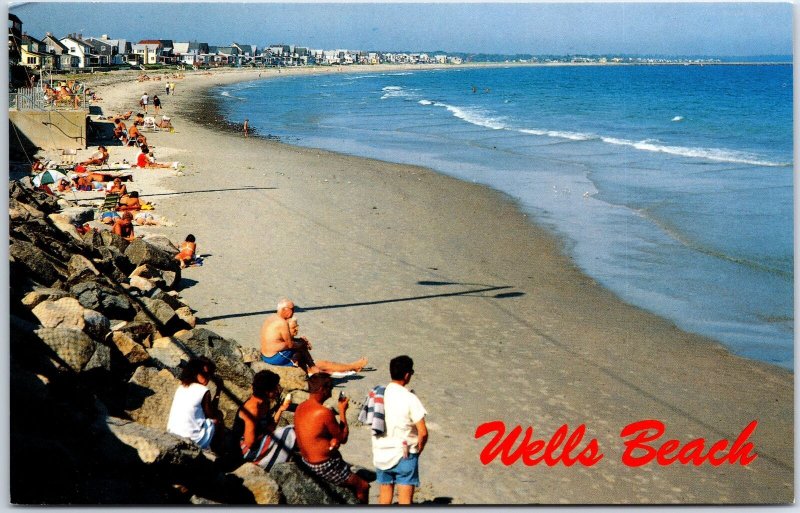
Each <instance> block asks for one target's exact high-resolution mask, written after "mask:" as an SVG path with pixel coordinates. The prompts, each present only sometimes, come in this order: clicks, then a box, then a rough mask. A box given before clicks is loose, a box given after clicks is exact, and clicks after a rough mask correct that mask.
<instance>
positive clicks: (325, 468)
mask: <svg viewBox="0 0 800 513" xmlns="http://www.w3.org/2000/svg"><path fill="white" fill-rule="evenodd" d="M303 463H305V464H306V466H307V467H308V468H310V469H311V471H312V472H314V473H315V474H316V475H318V476H319V477H321V478H322V479H324V480H326V481H328V482H329V483H332V484H335V485H340V484H342V483H344V482H345V481H347V478H348V477H350V474H351V473H352V472H350V465H349V464H348V463H347V462H346V461H344V460H343V459H342V457H341V456H338V455H337V456H333V457H332V458H331V459H329V460H328V461H323V462H322V463H309V462H307V461H306V460H305V459H303Z"/></svg>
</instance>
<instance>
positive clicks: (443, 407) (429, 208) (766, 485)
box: [82, 67, 794, 504]
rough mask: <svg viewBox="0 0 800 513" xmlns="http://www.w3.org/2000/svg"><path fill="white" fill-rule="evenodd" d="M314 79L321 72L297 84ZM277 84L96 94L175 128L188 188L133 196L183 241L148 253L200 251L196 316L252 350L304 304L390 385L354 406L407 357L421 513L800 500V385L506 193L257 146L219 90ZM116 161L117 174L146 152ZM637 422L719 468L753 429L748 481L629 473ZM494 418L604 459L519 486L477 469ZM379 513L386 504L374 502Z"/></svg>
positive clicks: (180, 83)
mask: <svg viewBox="0 0 800 513" xmlns="http://www.w3.org/2000/svg"><path fill="white" fill-rule="evenodd" d="M377 68H378V67H376V70H378V69H377ZM371 71H372V70H371ZM313 72H324V71H320V70H319V69H314V70H311V69H299V70H284V71H283V74H293V73H297V74H302V73H313ZM327 72H340V71H332V70H331V71H327ZM342 72H346V71H342ZM277 73H278V72H277V71H276V70H272V69H270V70H262V71H224V72H216V73H213V74H201V73H195V74H192V73H187V74H186V78H185V79H181V80H177V81H176V83H177V87H176V93H177V94H176V95H175V96H164V95H163V89H164V82H163V81H146V82H137V81H136V79H135V75H133V74H131V75H128V76H127V78H114V79H109V78H99V79H97V80H96V82H95V83H96V84H98V88H99V91H100V96H101V97H102V98H103V99H104V100H103V101H102V102H100V103H98V105H99V106H100V107H101V108H102V110H103V113H104V114H105V115H111V114H113V113H115V112H124V111H128V110H132V109H133V110H135V109H136V108H137V102H138V99H139V96H141V94H142V93H143V92H144V91H147V92H148V93H149V94H150V95H151V96H152V95H153V94H158V95H159V97H160V98H161V100H162V104H163V110H164V112H165V113H166V114H167V115H169V116H170V117H171V118H172V121H173V123H174V125H175V127H176V130H175V132H174V133H170V132H165V131H163V132H157V133H152V134H147V137H148V140H149V141H150V142H151V143H152V144H153V145H154V146H155V148H154V153H155V155H156V156H157V158H158V160H159V161H162V162H168V161H173V160H177V161H179V162H180V163H181V168H182V169H181V171H179V172H176V171H173V170H157V171H152V170H136V171H135V172H134V182H133V184H132V186H131V187H129V189H132V190H139V191H140V193H141V195H142V197H143V199H145V200H146V201H151V202H153V203H154V204H155V206H156V209H155V211H154V213H157V214H159V215H161V216H164V217H166V218H167V219H168V220H169V221H170V223H171V224H172V226H158V227H145V228H137V234H141V233H161V234H165V235H168V236H169V237H170V238H171V239H172V240H173V241H174V242H179V241H181V240H183V238H184V237H185V236H186V235H187V234H188V233H192V234H194V235H195V236H196V238H197V247H198V252H199V254H200V255H201V256H203V257H204V265H203V266H201V267H192V268H189V269H187V270H185V272H184V273H183V289H182V290H181V296H182V297H183V298H184V299H185V300H186V302H187V303H188V304H190V305H191V306H192V307H193V308H194V309H196V315H197V317H198V320H199V324H200V325H203V326H205V327H207V328H209V329H211V330H213V331H215V332H217V333H219V334H220V335H222V336H224V337H227V338H232V339H235V340H237V341H238V342H239V343H241V344H242V345H245V346H250V347H257V346H258V338H257V337H258V331H259V327H260V325H261V322H262V321H263V319H264V317H265V316H266V315H267V314H268V313H270V312H271V311H273V310H274V307H275V304H276V303H277V301H278V300H279V299H280V298H281V297H284V296H285V297H290V298H291V299H293V300H294V301H295V303H296V304H297V306H298V307H299V309H298V314H297V316H298V319H299V322H300V326H301V327H300V332H301V335H305V336H307V337H308V338H309V339H310V340H311V341H312V343H313V345H314V354H315V355H316V357H317V358H321V359H328V360H337V361H351V360H355V359H356V358H358V357H360V356H362V355H363V356H366V357H367V358H369V362H370V364H369V365H370V367H371V368H372V369H374V370H369V371H365V372H362V373H361V374H360V376H358V377H357V378H358V379H350V380H349V381H347V382H346V383H344V384H343V387H342V390H344V392H345V393H346V394H347V395H348V396H350V397H351V398H352V399H353V400H354V401H359V402H360V401H361V400H362V399H363V397H364V396H365V395H366V393H367V392H368V391H369V390H370V389H371V388H372V387H373V386H375V385H378V384H385V383H386V382H387V381H388V380H389V373H388V361H389V359H390V358H392V357H394V356H396V355H400V354H408V355H410V356H411V357H412V358H413V359H414V361H415V370H416V374H415V375H414V379H413V381H412V382H411V385H410V387H411V388H413V389H414V390H415V392H416V393H417V395H418V396H419V397H420V399H421V400H422V403H423V404H424V405H425V407H426V408H427V410H428V417H427V421H428V426H429V429H430V441H429V445H428V447H427V448H426V450H425V452H424V454H423V455H422V457H421V459H420V473H421V479H422V483H423V484H422V486H421V488H420V490H419V491H418V493H417V495H416V497H415V499H416V501H417V502H424V501H437V502H451V503H453V504H501V503H503V504H540V503H545V504H577V503H584V504H593V503H632V504H672V503H693V504H704V503H789V502H792V501H793V499H794V488H793V486H794V485H793V483H794V475H793V471H794V463H793V417H794V409H793V399H794V397H793V376H792V373H790V372H788V371H786V370H782V369H779V368H777V367H774V366H771V365H767V364H763V363H759V362H756V361H751V360H746V359H743V358H740V357H737V356H733V355H731V354H730V353H728V352H727V351H726V350H725V349H724V348H722V347H721V346H720V345H719V344H717V343H715V342H714V341H711V340H709V339H705V338H703V337H700V336H696V335H692V334H688V333H685V332H683V331H681V330H680V329H678V328H677V327H676V326H675V325H674V324H672V323H671V322H668V321H666V320H664V319H662V318H659V317H657V316H655V315H652V314H650V313H648V312H645V311H643V310H641V309H638V308H635V307H632V306H630V305H627V304H625V303H624V302H622V301H621V300H619V299H618V298H617V297H616V296H614V295H613V294H611V293H610V292H608V291H607V290H605V289H604V288H602V287H601V286H599V285H598V284H596V283H595V282H594V281H593V280H592V279H590V278H588V277H586V276H585V275H584V274H582V273H581V272H580V270H579V269H578V268H576V266H575V265H574V264H573V263H572V262H571V261H570V259H569V258H567V257H566V256H565V252H564V251H563V249H564V248H563V247H562V244H563V243H562V241H560V240H558V239H557V238H555V237H553V236H552V235H551V234H550V233H549V232H548V231H547V230H545V229H543V228H541V227H539V226H537V225H536V224H535V222H536V220H535V219H531V218H529V217H528V216H526V215H525V214H523V213H522V212H521V211H520V210H519V209H518V208H517V206H516V205H515V204H514V202H513V201H512V200H511V199H510V198H509V197H507V196H505V195H502V194H500V193H498V192H496V191H494V190H491V189H488V188H486V187H483V186H479V185H475V184H470V183H465V182H461V181H458V180H455V179H452V178H449V177H446V176H443V175H440V174H437V173H435V172H432V171H430V170H427V169H422V168H418V167H413V166H406V165H396V164H391V163H386V162H379V161H375V160H369V159H363V158H355V157H350V156H345V155H338V154H334V153H330V152H326V151H321V150H314V149H305V148H297V147H292V146H289V145H286V144H282V143H280V142H276V141H274V140H267V139H264V138H258V137H250V138H244V137H242V135H241V134H240V133H237V132H236V131H234V130H230V129H227V130H226V129H224V128H223V127H222V125H223V124H222V122H221V120H219V119H214V117H215V115H216V114H215V113H214V112H213V111H212V110H210V109H211V107H210V102H209V96H208V95H209V92H208V88H210V87H212V86H215V85H219V84H222V83H231V82H235V81H243V80H259V79H261V80H268V79H270V78H272V77H274V76H277ZM117 80H119V81H117ZM254 128H255V129H256V130H257V131H258V133H259V134H260V135H266V134H265V133H264V132H268V130H264V129H262V127H257V126H256V127H254ZM93 150H94V147H90V149H89V150H85V151H84V152H82V154H84V153H85V154H89V153H91V152H92V151H93ZM109 151H110V154H111V158H110V160H111V162H118V161H121V160H122V159H123V158H125V159H127V160H129V161H130V160H131V159H132V156H133V158H135V155H136V153H137V152H136V151H134V150H133V149H132V148H130V149H129V148H122V147H120V146H110V147H109ZM643 419H657V420H659V421H661V422H663V423H664V424H665V426H666V434H665V436H664V437H662V438H661V439H660V441H658V442H655V443H654V445H655V446H656V447H658V446H660V445H662V444H663V443H664V442H665V441H666V440H667V439H670V438H674V439H678V440H680V441H681V442H682V444H686V443H688V442H689V441H691V440H693V439H698V438H704V439H705V440H706V444H705V451H704V453H705V452H707V450H708V448H709V447H710V446H711V445H712V444H714V443H715V442H717V441H718V440H721V439H726V440H730V441H733V440H735V439H736V438H737V436H739V434H740V432H741V431H742V430H743V429H744V428H745V427H746V426H747V425H748V424H750V423H751V422H752V421H754V420H755V421H758V426H757V428H756V430H755V432H754V433H753V434H752V435H751V436H750V438H749V441H750V442H752V443H753V445H754V448H755V452H756V453H757V454H758V458H757V459H756V460H755V461H753V462H752V463H750V464H749V465H746V466H742V465H739V464H727V463H726V464H722V465H720V466H712V465H710V464H709V463H705V464H703V465H700V466H695V465H693V464H687V465H684V464H680V463H674V464H672V465H668V466H665V465H660V464H658V463H656V462H652V463H650V464H648V465H644V466H641V467H632V466H629V465H626V464H624V463H623V462H622V459H621V458H622V455H623V452H624V451H625V445H624V441H625V440H624V439H623V438H621V437H620V432H621V430H622V429H623V428H624V427H625V426H627V425H629V424H631V423H633V422H636V421H639V420H643ZM497 420H500V421H503V422H504V423H505V426H506V428H507V430H511V429H512V428H513V427H515V426H517V425H520V426H522V428H523V429H524V428H526V427H528V426H531V427H533V438H536V439H544V441H545V442H547V441H548V440H550V438H551V437H552V436H553V433H554V432H555V431H556V430H557V429H558V428H559V427H560V426H562V425H563V424H567V425H568V426H569V431H570V432H572V431H574V430H575V429H576V428H577V427H578V426H580V425H585V426H586V435H585V437H584V438H583V441H582V442H581V443H580V444H579V445H578V450H577V451H575V452H574V453H573V455H574V454H577V452H579V451H580V450H581V449H583V448H584V447H586V445H587V444H588V442H589V440H590V439H592V438H594V439H596V440H597V443H598V444H599V447H600V452H601V453H603V455H604V456H603V458H602V460H601V461H599V462H598V463H596V464H595V465H593V466H590V467H586V466H582V465H580V464H575V465H573V466H565V465H564V464H563V463H559V464H556V465H554V466H548V465H546V464H545V463H539V464H538V465H535V466H528V465H525V463H524V462H523V460H522V459H520V460H518V461H516V463H514V464H511V465H508V466H506V465H504V464H503V463H502V462H501V461H500V459H499V458H497V459H496V460H494V461H493V462H492V463H490V464H488V465H484V464H482V463H481V461H480V459H479V456H480V453H481V451H482V450H483V449H484V447H485V446H486V445H487V443H489V442H490V440H491V438H492V436H489V435H487V436H485V437H483V438H480V439H476V438H475V431H476V428H477V427H478V426H480V425H481V424H484V423H486V422H490V421H497ZM369 435H370V431H369V428H368V427H364V426H352V432H351V435H350V441H349V443H348V444H347V445H346V446H344V448H343V450H342V453H343V455H344V457H345V459H347V460H348V461H350V462H351V463H353V464H357V465H361V466H363V467H367V468H372V464H371V453H370V438H369ZM629 438H630V437H628V438H626V439H629ZM518 443H519V442H517V444H518ZM517 444H514V447H516V446H517ZM560 453H561V449H559V450H558V451H556V454H560ZM637 454H638V453H637ZM376 497H377V486H373V487H372V490H371V502H376V500H375V499H376Z"/></svg>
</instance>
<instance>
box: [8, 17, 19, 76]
mask: <svg viewBox="0 0 800 513" xmlns="http://www.w3.org/2000/svg"><path fill="white" fill-rule="evenodd" d="M21 46H22V20H21V19H19V18H18V17H16V16H14V15H13V14H9V15H8V63H9V64H10V65H12V66H13V65H16V64H19V63H20V59H22V50H21Z"/></svg>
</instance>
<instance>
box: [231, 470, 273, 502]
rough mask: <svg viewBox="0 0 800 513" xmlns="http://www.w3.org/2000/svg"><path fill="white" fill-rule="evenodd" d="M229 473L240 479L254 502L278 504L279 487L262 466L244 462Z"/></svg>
mask: <svg viewBox="0 0 800 513" xmlns="http://www.w3.org/2000/svg"><path fill="white" fill-rule="evenodd" d="M231 473H232V474H233V475H234V476H236V477H238V478H239V479H241V480H242V486H244V487H245V488H246V489H247V490H249V491H250V492H251V493H252V494H253V499H254V500H255V503H256V504H280V498H281V491H280V487H278V483H277V482H275V478H273V477H272V476H271V475H270V474H269V473H268V472H267V471H265V470H264V469H263V468H261V467H259V466H258V465H255V464H253V463H245V464H244V465H242V466H241V467H239V468H237V469H236V470H235V471H233V472H231Z"/></svg>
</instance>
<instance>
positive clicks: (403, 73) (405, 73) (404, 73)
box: [384, 71, 413, 77]
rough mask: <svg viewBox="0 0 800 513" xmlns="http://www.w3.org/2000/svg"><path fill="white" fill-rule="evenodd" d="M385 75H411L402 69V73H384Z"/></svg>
mask: <svg viewBox="0 0 800 513" xmlns="http://www.w3.org/2000/svg"><path fill="white" fill-rule="evenodd" d="M384 75H385V76H387V77H402V76H404V75H413V73H411V72H410V71H404V72H402V73H384Z"/></svg>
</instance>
